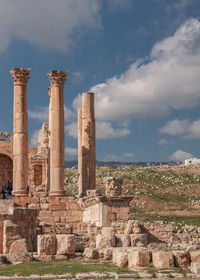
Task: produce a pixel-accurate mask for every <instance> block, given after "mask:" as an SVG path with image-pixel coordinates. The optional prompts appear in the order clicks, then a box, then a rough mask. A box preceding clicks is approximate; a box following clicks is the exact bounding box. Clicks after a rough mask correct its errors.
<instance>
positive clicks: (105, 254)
mask: <svg viewBox="0 0 200 280" xmlns="http://www.w3.org/2000/svg"><path fill="white" fill-rule="evenodd" d="M112 256H113V248H102V249H99V257H100V258H101V259H104V260H111V259H112Z"/></svg>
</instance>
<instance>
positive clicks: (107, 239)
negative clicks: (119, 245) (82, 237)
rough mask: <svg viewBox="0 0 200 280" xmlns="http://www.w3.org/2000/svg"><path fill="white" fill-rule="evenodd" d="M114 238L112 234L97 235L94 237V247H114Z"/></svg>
mask: <svg viewBox="0 0 200 280" xmlns="http://www.w3.org/2000/svg"><path fill="white" fill-rule="evenodd" d="M115 244H116V236H115V235H114V234H98V235H97V237H96V247H97V248H98V249H101V248H107V247H115Z"/></svg>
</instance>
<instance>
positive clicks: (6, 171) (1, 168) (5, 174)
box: [0, 154, 13, 190]
mask: <svg viewBox="0 0 200 280" xmlns="http://www.w3.org/2000/svg"><path fill="white" fill-rule="evenodd" d="M12 178H13V161H12V159H11V158H10V157H9V156H7V155H4V154H0V190H1V189H2V186H3V185H5V184H6V183H7V182H8V181H12Z"/></svg>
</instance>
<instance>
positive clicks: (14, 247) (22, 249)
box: [9, 239, 30, 254]
mask: <svg viewBox="0 0 200 280" xmlns="http://www.w3.org/2000/svg"><path fill="white" fill-rule="evenodd" d="M29 251H30V247H29V244H28V242H27V240H26V239H19V240H16V241H14V242H13V243H12V244H11V246H10V250H9V253H12V254H27V253H28V252H29Z"/></svg>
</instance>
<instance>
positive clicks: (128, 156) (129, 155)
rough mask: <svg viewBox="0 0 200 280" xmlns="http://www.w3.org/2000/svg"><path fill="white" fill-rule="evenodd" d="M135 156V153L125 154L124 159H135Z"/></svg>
mask: <svg viewBox="0 0 200 280" xmlns="http://www.w3.org/2000/svg"><path fill="white" fill-rule="evenodd" d="M134 156H135V155H134V154H133V153H125V154H123V157H124V158H129V159H131V158H134Z"/></svg>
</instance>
